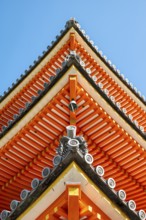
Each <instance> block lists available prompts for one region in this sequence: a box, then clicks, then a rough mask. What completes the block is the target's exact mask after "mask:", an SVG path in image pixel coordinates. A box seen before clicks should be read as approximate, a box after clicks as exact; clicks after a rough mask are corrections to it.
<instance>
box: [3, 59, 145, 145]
mask: <svg viewBox="0 0 146 220" xmlns="http://www.w3.org/2000/svg"><path fill="white" fill-rule="evenodd" d="M72 65H74V66H75V68H76V69H77V70H73V73H75V72H80V73H81V74H82V75H83V76H84V78H85V79H86V81H85V82H86V86H85V89H86V90H87V92H89V94H90V95H91V96H92V97H93V98H94V99H95V100H96V101H97V102H99V104H100V105H101V106H102V105H103V104H102V101H100V99H98V98H97V97H96V93H95V92H94V91H96V92H97V93H98V94H100V96H101V97H102V98H103V99H101V100H105V101H106V102H107V103H108V104H109V106H111V107H112V109H114V110H115V111H114V114H113V115H111V116H112V117H113V118H114V119H115V121H117V122H119V124H120V125H121V126H122V127H123V128H124V129H125V130H126V131H127V132H128V133H129V132H130V135H131V136H132V137H133V138H134V139H136V140H137V141H138V143H139V144H141V145H142V146H143V147H144V148H146V146H145V140H146V135H145V134H144V133H143V132H141V131H140V129H139V128H137V127H136V126H135V125H134V123H133V122H131V120H130V119H129V118H128V117H126V115H125V114H124V113H123V112H122V111H121V110H119V108H118V107H117V106H116V105H115V104H113V102H112V101H111V100H110V99H109V97H107V96H106V95H105V93H104V92H103V91H102V90H101V89H100V88H99V87H98V86H97V85H96V84H95V82H94V81H93V80H92V78H91V77H90V76H89V75H88V74H87V72H86V71H85V69H84V68H82V67H81V65H80V64H79V63H78V61H77V60H76V59H75V58H71V59H70V60H69V61H68V63H67V64H66V66H65V67H64V68H63V69H62V71H60V73H59V74H58V75H57V76H56V77H55V79H54V80H53V81H52V82H51V83H50V84H49V85H48V87H47V88H46V89H44V91H42V93H41V94H40V96H38V97H36V100H35V101H34V102H33V103H31V104H30V106H29V107H28V109H26V110H25V109H24V112H23V113H22V114H21V115H20V116H18V118H17V119H16V120H15V121H14V122H13V123H12V124H11V125H10V126H8V127H7V129H6V130H5V131H4V132H2V134H1V135H0V138H2V137H4V135H5V134H6V133H7V132H8V131H9V130H10V128H12V127H13V126H14V124H15V123H17V122H18V121H19V119H21V118H22V117H23V116H24V115H25V114H26V113H27V112H28V111H29V110H30V109H31V108H32V107H33V106H34V105H35V104H36V103H38V101H39V100H40V99H41V98H42V97H43V96H44V95H45V94H46V93H47V92H48V91H49V90H51V89H52V88H53V86H54V85H55V84H56V83H57V82H58V81H59V80H60V79H61V78H62V76H63V75H64V74H65V73H66V72H67V71H68V70H69V68H71V66H72ZM63 81H64V82H63ZM66 82H67V79H65V80H64V78H62V79H61V83H60V86H59V88H60V89H61V87H62V85H65V84H66ZM79 83H80V84H81V85H82V86H83V87H84V83H82V79H81V78H79ZM88 83H89V85H90V87H89V86H88ZM89 88H90V89H89ZM91 90H92V92H94V93H91ZM94 94H95V95H94ZM53 96H54V95H53ZM53 96H52V97H53ZM106 106H107V109H108V105H106ZM103 108H105V106H103ZM105 110H106V108H105ZM107 112H108V113H109V114H111V113H112V112H111V110H110V108H109V110H107ZM115 113H116V114H115ZM117 113H118V114H117ZM118 115H119V116H120V117H119V116H118ZM117 116H118V117H119V120H118V118H117ZM121 118H122V119H123V120H124V121H126V122H127V123H126V124H125V123H124V121H123V120H122V121H123V122H122V121H121ZM127 125H129V126H130V127H131V128H132V129H129V128H128V130H127ZM137 133H138V134H139V135H137ZM142 139H144V140H142ZM2 145H3V140H2V141H1V146H2Z"/></svg>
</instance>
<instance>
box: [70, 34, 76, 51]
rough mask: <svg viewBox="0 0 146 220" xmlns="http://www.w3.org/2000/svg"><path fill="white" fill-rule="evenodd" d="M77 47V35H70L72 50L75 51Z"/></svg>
mask: <svg viewBox="0 0 146 220" xmlns="http://www.w3.org/2000/svg"><path fill="white" fill-rule="evenodd" d="M75 47H76V40H75V33H70V50H75Z"/></svg>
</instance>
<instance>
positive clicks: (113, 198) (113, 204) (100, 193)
mask: <svg viewBox="0 0 146 220" xmlns="http://www.w3.org/2000/svg"><path fill="white" fill-rule="evenodd" d="M73 161H74V163H72V162H73ZM71 163H72V164H71ZM69 164H70V165H69ZM76 164H77V165H78V166H79V167H78V166H77V165H76ZM84 172H85V174H84ZM72 173H73V174H72ZM71 175H73V178H72V182H79V181H80V182H81V185H82V189H83V192H84V193H85V194H86V195H87V196H88V197H89V198H90V199H91V200H92V201H93V202H94V203H95V204H96V205H98V206H99V208H100V209H102V210H104V212H105V214H106V215H107V216H109V217H110V218H112V220H116V219H119V220H124V219H126V218H127V217H129V218H130V219H133V220H139V217H138V216H137V214H136V212H133V211H131V210H130V209H129V208H128V207H127V205H126V203H125V202H122V201H121V200H120V199H119V198H118V196H117V194H116V192H115V191H114V190H111V189H110V188H109V187H108V186H107V184H106V183H105V182H104V180H103V179H102V178H100V177H99V176H98V175H97V174H96V172H95V171H94V168H93V167H92V166H90V165H88V164H87V163H86V162H85V161H84V159H83V158H82V157H81V156H80V155H79V154H78V153H77V154H72V153H70V154H68V155H67V157H66V158H65V159H64V160H63V161H62V163H61V164H60V165H59V166H57V167H56V168H54V169H53V170H52V172H51V174H50V176H49V177H48V178H47V179H44V180H43V181H42V183H41V184H40V186H39V187H38V188H37V189H36V190H34V191H32V193H31V194H30V196H29V197H28V199H26V200H25V201H24V202H22V204H20V206H19V207H18V208H17V209H16V211H14V212H13V213H12V214H11V215H10V217H8V218H7V220H9V219H12V220H13V219H16V218H18V219H23V220H25V219H28V217H29V218H30V217H32V213H33V217H34V209H36V207H37V206H38V205H39V203H40V202H41V201H43V197H44V196H46V197H48V195H47V194H49V193H51V198H52V190H51V189H52V187H53V188H54V192H56V193H57V194H58V193H59V195H61V194H62V193H63V192H64V191H65V187H66V183H67V182H68V181H70V176H71ZM68 176H69V177H68ZM64 183H65V184H64ZM87 183H88V184H87ZM87 185H88V186H87ZM58 187H59V189H58ZM45 190H46V191H45ZM54 192H53V194H54ZM89 192H90V193H89ZM42 193H43V194H42ZM59 195H56V194H54V195H53V198H52V199H51V201H48V203H47V204H43V205H41V207H42V208H41V210H40V212H42V211H44V209H45V208H46V205H47V206H48V205H51V203H53V201H55V199H56V198H57V197H58V196H59ZM93 195H94V196H93ZM95 195H96V196H95ZM99 197H100V199H97V200H95V198H99ZM37 199H38V200H37ZM100 201H101V203H100ZM33 203H34V204H33ZM39 207H40V206H39ZM105 207H108V208H107V209H106V210H105V209H104V208H105ZM27 209H28V210H27ZM25 210H26V211H25ZM21 213H22V215H21ZM36 215H38V212H37V213H36ZM36 215H35V218H36V217H38V216H36Z"/></svg>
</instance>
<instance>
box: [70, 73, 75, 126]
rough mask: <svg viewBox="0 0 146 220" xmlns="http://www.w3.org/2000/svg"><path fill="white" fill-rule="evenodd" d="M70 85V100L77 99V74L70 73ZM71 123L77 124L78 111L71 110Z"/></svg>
mask: <svg viewBox="0 0 146 220" xmlns="http://www.w3.org/2000/svg"><path fill="white" fill-rule="evenodd" d="M69 85H70V101H72V100H74V101H75V100H76V89H77V76H76V75H70V76H69ZM70 124H72V125H75V124H76V111H74V112H72V111H70Z"/></svg>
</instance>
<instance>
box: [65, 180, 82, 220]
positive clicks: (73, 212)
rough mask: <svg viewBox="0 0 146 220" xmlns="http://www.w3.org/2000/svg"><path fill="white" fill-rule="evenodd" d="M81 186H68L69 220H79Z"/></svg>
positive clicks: (74, 184)
mask: <svg viewBox="0 0 146 220" xmlns="http://www.w3.org/2000/svg"><path fill="white" fill-rule="evenodd" d="M80 198H81V189H80V184H76V183H73V184H67V199H68V220H79V199H80Z"/></svg>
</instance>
